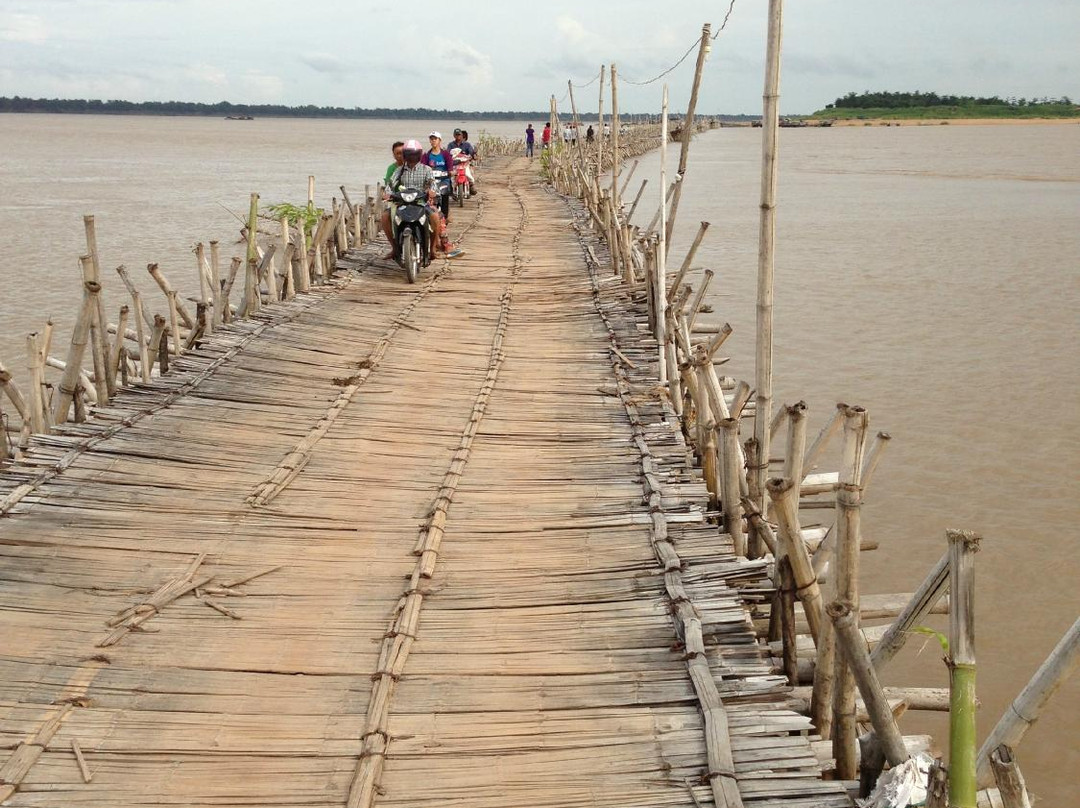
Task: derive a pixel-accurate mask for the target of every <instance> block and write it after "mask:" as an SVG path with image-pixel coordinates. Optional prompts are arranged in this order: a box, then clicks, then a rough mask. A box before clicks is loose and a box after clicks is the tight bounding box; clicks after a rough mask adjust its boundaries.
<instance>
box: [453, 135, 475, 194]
mask: <svg viewBox="0 0 1080 808" xmlns="http://www.w3.org/2000/svg"><path fill="white" fill-rule="evenodd" d="M454 149H458V150H460V151H461V153H462V154H467V155H469V161H470V163H471V162H472V161H474V160H475V159H476V147H475V146H473V144H471V143H470V142H469V138H468V132H466V131H465V130H464V129H455V130H454V140H453V142H452V143H451V144H450V153H451V154H453V153H454ZM465 174H466V175H467V176H468V178H469V194H470V195H471V196H475V195H476V177H474V176H473V172H472V165H468V166H466V167H465Z"/></svg>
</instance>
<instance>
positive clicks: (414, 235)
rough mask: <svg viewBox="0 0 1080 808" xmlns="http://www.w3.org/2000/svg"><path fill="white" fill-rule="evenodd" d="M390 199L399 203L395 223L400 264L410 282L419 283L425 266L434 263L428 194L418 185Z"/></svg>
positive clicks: (395, 194)
mask: <svg viewBox="0 0 1080 808" xmlns="http://www.w3.org/2000/svg"><path fill="white" fill-rule="evenodd" d="M390 198H391V199H392V200H393V201H394V202H395V203H396V205H397V207H396V208H395V210H394V221H393V225H394V243H395V244H396V245H397V254H398V263H399V264H400V265H401V267H402V268H403V269H404V270H405V275H406V277H407V278H408V279H409V283H416V278H417V276H418V275H419V274H420V270H421V268H423V267H426V266H427V265H428V264H430V263H431V251H430V249H429V245H430V239H429V238H428V219H429V216H428V209H427V194H425V193H424V192H423V191H421V190H419V189H417V188H401V189H400V190H398V191H395V192H393V193H392V194H390Z"/></svg>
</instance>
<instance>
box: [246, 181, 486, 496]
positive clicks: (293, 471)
mask: <svg viewBox="0 0 1080 808" xmlns="http://www.w3.org/2000/svg"><path fill="white" fill-rule="evenodd" d="M483 217H484V197H480V199H479V205H478V209H477V213H476V216H475V217H474V218H473V220H472V221H471V222H469V224H468V226H467V227H466V228H465V229H464V230H462V231H461V233H460V234H459V236H458V241H459V242H460V241H463V240H464V239H465V237H466V236H467V235H468V233H469V231H470V230H472V229H473V228H474V227H475V226H476V225H477V224H478V223H479V222H480V221H481V219H483ZM451 269H452V264H451V262H450V261H449V259H446V258H444V259H443V264H442V266H441V267H440V268H439V269H438V271H437V272H435V274H434V275H432V276H431V277H430V278H429V279H428V281H427V283H425V284H424V286H423V288H422V289H420V291H418V292H417V293H416V294H415V295H414V296H413V299H412V300H411V301H409V303H407V304H406V305H405V307H404V308H403V309H402V310H401V311H400V312H399V313H398V315H397V317H395V318H394V319H393V321H392V322H391V323H390V325H389V327H388V328H387V329H386V331H384V332H383V334H382V336H381V337H379V338H378V339H377V340H376V341H375V344H374V346H373V347H372V349H371V350H370V351H369V352H368V355H367V357H365V358H364V359H362V360H360V362H359V363H358V364H359V368H360V370H359V372H358V373H356V374H355V375H353V376H350V377H349V378H348V379H346V380H345V381H346V383H345V386H344V388H343V389H342V391H341V392H340V393H338V395H337V397H336V398H335V399H334V401H333V402H332V403H331V404H330V406H329V407H328V408H327V410H326V412H325V413H323V415H322V417H321V418H319V420H318V421H317V422H316V424H315V426H313V427H312V428H311V429H310V431H309V432H308V434H307V435H305V436H304V437H303V438H302V439H301V440H300V441H299V442H298V443H297V444H296V447H295V448H294V449H293V450H292V451H290V452H289V453H288V454H286V455H285V457H284V458H282V460H281V462H280V463H278V465H277V467H276V468H275V469H274V470H273V471H272V472H270V474H269V475H268V476H267V478H266V479H265V480H263V481H262V482H260V483H258V484H257V485H256V486H255V487H254V488H253V489H252V490H251V492H250V493H249V494H248V496H247V498H246V499H245V500H244V501H245V502H246V503H247V504H248V505H250V506H252V507H259V506H261V505H268V504H270V503H271V502H272V501H273V500H274V499H275V498H276V497H277V496H278V495H279V494H280V493H281V492H282V491H284V490H285V489H286V488H288V487H289V484H290V483H292V481H293V480H295V479H296V478H297V476H298V475H299V474H300V472H302V471H303V470H304V466H306V465H307V463H308V461H309V460H310V459H311V456H312V453H313V452H314V451H315V447H316V445H318V443H319V441H321V440H322V439H323V438H324V437H325V436H326V434H327V433H328V432H329V431H330V428H331V427H332V426H333V425H334V422H335V421H336V420H337V419H338V417H339V416H340V415H341V414H342V413H343V412H344V411H345V408H346V407H348V406H349V404H350V403H351V402H352V400H353V398H354V397H355V396H356V394H357V393H358V392H359V391H360V388H361V387H363V386H364V384H365V383H366V382H367V380H368V378H369V377H370V376H371V374H372V373H373V372H374V371H375V370H376V369H377V368H378V367H379V365H380V363H381V362H382V360H383V357H385V356H386V352H387V351H388V350H389V349H390V344H391V343H392V342H393V340H394V337H395V336H397V333H398V331H400V330H401V328H402V327H403V326H405V325H406V323H407V321H408V319H409V317H411V316H412V313H413V311H414V310H415V309H416V308H417V306H419V305H420V304H421V303H422V302H423V301H424V300H425V299H426V298H427V296H428V295H429V294H430V293H431V292H432V291H433V290H434V289H435V287H436V286H438V285H439V281H441V280H442V279H443V278H445V277H446V276H447V275H448V274H450V271H451Z"/></svg>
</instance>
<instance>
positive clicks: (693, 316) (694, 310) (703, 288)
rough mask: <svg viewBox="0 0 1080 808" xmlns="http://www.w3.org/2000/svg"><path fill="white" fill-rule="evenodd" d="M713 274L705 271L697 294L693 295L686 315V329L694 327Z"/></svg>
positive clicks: (709, 270) (710, 271) (708, 270)
mask: <svg viewBox="0 0 1080 808" xmlns="http://www.w3.org/2000/svg"><path fill="white" fill-rule="evenodd" d="M715 274H716V273H714V272H713V271H712V270H711V269H706V270H705V276H704V277H703V278H702V280H701V285H700V286H698V290H697V294H695V295H694V300H693V302H692V303H691V304H690V312H689V314H688V315H687V318H686V319H687V321H688V325H687V327H688V328H691V329H692V328H693V327H694V321H695V320H697V316H698V312H699V311H700V310H701V304H702V303H704V302H705V293H706V292H707V291H708V290H709V284H711V283H712V279H713V276H714V275H715Z"/></svg>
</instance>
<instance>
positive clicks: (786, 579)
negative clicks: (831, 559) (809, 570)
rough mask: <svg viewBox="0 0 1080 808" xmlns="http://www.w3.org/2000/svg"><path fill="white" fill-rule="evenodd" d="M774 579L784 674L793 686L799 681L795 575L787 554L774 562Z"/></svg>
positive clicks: (775, 605)
mask: <svg viewBox="0 0 1080 808" xmlns="http://www.w3.org/2000/svg"><path fill="white" fill-rule="evenodd" d="M776 580H777V581H778V585H777V587H778V588H777V598H776V600H775V601H774V608H776V609H777V610H778V612H779V622H780V637H781V640H782V654H783V663H784V675H785V676H787V680H788V684H789V685H791V686H792V687H794V686H795V685H797V684H798V683H799V656H798V634H797V633H796V630H795V575H794V573H792V571H791V560H790V559H789V558H788V557H787V556H784V557H783V558H780V559H778V560H777V562H776ZM770 617H771V615H770Z"/></svg>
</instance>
